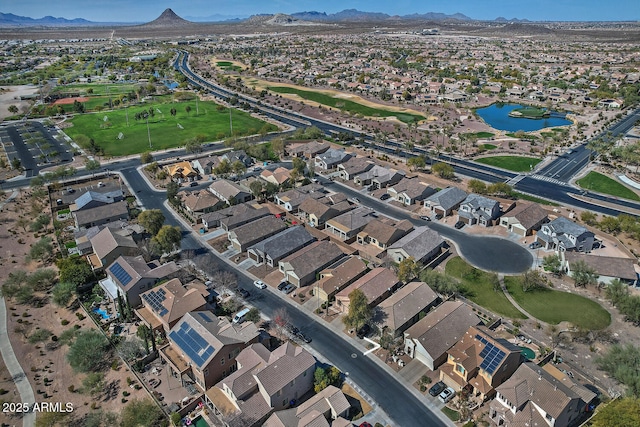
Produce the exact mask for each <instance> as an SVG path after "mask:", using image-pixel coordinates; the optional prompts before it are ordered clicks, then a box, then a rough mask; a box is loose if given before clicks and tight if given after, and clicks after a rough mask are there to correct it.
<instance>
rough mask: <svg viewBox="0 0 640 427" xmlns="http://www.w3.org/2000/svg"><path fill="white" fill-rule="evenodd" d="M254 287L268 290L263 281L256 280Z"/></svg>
mask: <svg viewBox="0 0 640 427" xmlns="http://www.w3.org/2000/svg"><path fill="white" fill-rule="evenodd" d="M253 285H254V286H255V287H256V288H258V289H266V287H267V285H266V283H264V282H263V281H262V280H256V281H255V282H253Z"/></svg>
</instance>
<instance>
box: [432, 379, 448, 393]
mask: <svg viewBox="0 0 640 427" xmlns="http://www.w3.org/2000/svg"><path fill="white" fill-rule="evenodd" d="M446 387H447V386H446V385H445V384H444V383H443V382H442V381H438V382H437V383H435V384H434V385H433V386H432V387H431V388H430V389H429V394H430V395H431V396H433V397H436V396H437V395H439V394H440V393H442V390H444V389H445V388H446Z"/></svg>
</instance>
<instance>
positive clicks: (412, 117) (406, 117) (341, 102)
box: [268, 86, 425, 123]
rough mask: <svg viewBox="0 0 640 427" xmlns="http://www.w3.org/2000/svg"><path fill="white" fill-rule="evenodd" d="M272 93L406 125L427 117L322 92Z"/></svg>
mask: <svg viewBox="0 0 640 427" xmlns="http://www.w3.org/2000/svg"><path fill="white" fill-rule="evenodd" d="M268 89H269V90H270V91H273V92H277V93H291V94H295V95H298V96H299V97H301V98H303V99H308V100H309V101H314V102H317V103H319V104H322V105H326V106H329V107H332V108H337V109H340V110H342V111H348V112H350V113H354V114H362V115H363V116H369V117H397V118H398V120H400V121H402V122H404V123H413V122H417V121H420V120H424V119H425V117H424V116H421V115H418V114H410V113H400V112H397V111H391V110H385V109H381V108H373V107H368V106H366V105H362V104H358V103H357V102H354V101H350V100H348V99H342V98H334V97H332V96H329V95H326V94H324V93H320V92H313V91H308V90H300V89H295V88H291V87H284V86H270V87H269V88H268Z"/></svg>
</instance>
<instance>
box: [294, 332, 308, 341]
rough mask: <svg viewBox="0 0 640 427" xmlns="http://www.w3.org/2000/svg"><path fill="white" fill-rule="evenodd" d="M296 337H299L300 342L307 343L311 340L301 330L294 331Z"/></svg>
mask: <svg viewBox="0 0 640 427" xmlns="http://www.w3.org/2000/svg"><path fill="white" fill-rule="evenodd" d="M296 337H298V339H300V340H301V341H302V342H305V343H307V344H309V343H310V342H311V338H309V337H308V336H306V335H305V334H303V333H302V331H298V332H297V333H296Z"/></svg>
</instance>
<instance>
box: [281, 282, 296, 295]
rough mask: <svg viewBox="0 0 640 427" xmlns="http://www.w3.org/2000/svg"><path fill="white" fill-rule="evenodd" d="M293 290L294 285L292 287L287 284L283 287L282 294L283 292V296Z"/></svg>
mask: <svg viewBox="0 0 640 427" xmlns="http://www.w3.org/2000/svg"><path fill="white" fill-rule="evenodd" d="M295 288H296V287H295V286H294V285H292V284H288V285H287V286H285V287H284V288H283V289H282V292H284V293H285V294H290V293H291V292H293V290H294V289H295Z"/></svg>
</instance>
